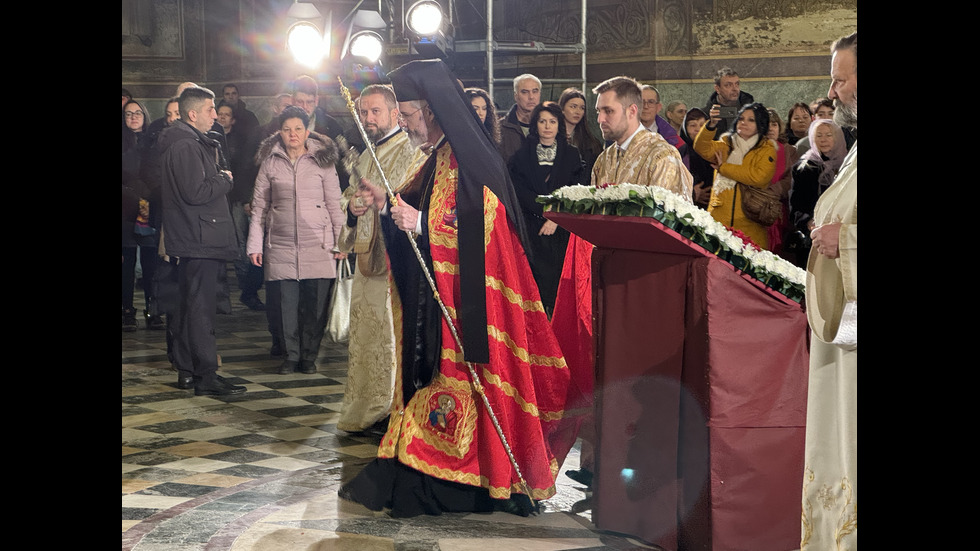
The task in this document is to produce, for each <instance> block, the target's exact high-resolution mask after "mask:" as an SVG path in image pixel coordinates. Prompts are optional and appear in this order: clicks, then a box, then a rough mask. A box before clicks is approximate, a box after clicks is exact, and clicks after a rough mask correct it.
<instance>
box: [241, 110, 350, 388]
mask: <svg viewBox="0 0 980 551" xmlns="http://www.w3.org/2000/svg"><path fill="white" fill-rule="evenodd" d="M309 122H310V119H309V116H308V115H307V114H306V111H304V110H303V109H302V108H300V107H295V106H290V107H287V108H286V109H284V110H283V112H282V114H280V115H279V128H280V129H279V133H278V134H275V135H272V136H270V137H269V138H267V139H266V140H265V141H264V142H263V143H262V145H261V147H260V148H259V152H258V154H257V156H256V160H257V161H259V162H261V165H260V167H259V173H258V176H257V177H256V178H255V190H254V195H253V197H252V221H251V226H250V227H249V232H248V245H247V252H248V256H249V258H250V259H251V261H252V263H253V264H255V265H256V266H262V267H263V268H264V269H265V279H266V281H270V282H271V281H277V282H278V287H279V292H280V302H281V306H280V307H281V311H282V330H283V344H284V346H285V352H286V359H285V360H284V361H283V363H282V365H281V366H280V367H279V373H280V374H288V373H292V372H294V371H297V370H298V371H301V372H303V373H315V372H316V367H317V366H316V358H317V355H318V354H319V351H320V341H321V340H323V333H324V330H325V328H326V325H327V307H328V302H329V300H330V294H331V290H332V289H333V283H334V280H335V279H336V277H337V273H336V272H337V269H336V260H337V259H338V258H343V257H344V255H343V254H342V253H338V252H335V244H336V243H337V238H338V237H339V235H340V229H341V226H342V225H343V223H344V221H345V220H346V218H345V217H344V214H343V213H342V212H341V210H340V197H341V192H340V182H339V180H338V177H337V170H336V168H335V166H334V164H335V163H336V162H337V158H338V157H337V146H336V144H334V142H333V140H332V139H330V138H328V137H326V136H321V135H319V134H317V133H315V132H311V131H309V130H308V128H307V127H308V125H309Z"/></svg>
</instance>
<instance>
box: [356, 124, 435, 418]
mask: <svg viewBox="0 0 980 551" xmlns="http://www.w3.org/2000/svg"><path fill="white" fill-rule="evenodd" d="M375 153H376V154H377V156H378V161H379V162H380V164H381V167H382V168H383V169H384V171H385V175H387V177H388V180H389V182H390V183H391V184H392V185H393V186H399V185H401V183H402V182H403V181H404V180H405V177H406V175H408V174H409V173H410V172H409V170H410V169H411V168H412V166H414V162H415V159H416V156H418V157H421V158H422V159H424V158H425V156H424V154H422V153H421V152H420V151H419V150H418V149H417V148H414V147H412V145H411V144H410V143H409V140H408V135H406V134H405V132H398V133H397V134H395V135H394V136H392V137H391V138H389V139H388V140H386V141H385V142H384V143H382V144H381V145H380V146H378V147H377V148H376V149H375ZM357 171H358V172H359V173H360V174H361V175H363V176H364V177H365V178H367V179H368V180H369V181H371V182H374V183H376V184H378V185H381V182H382V178H381V174H380V173H379V171H378V168H377V165H376V164H375V163H374V159H373V158H371V154H370V152H368V151H367V150H365V151H364V153H362V154H361V155H360V157H359V158H358V161H357ZM359 181H360V180H359V179H358V178H357V176H356V175H351V180H350V186H349V187H348V188H347V189H346V190H345V191H344V195H343V199H342V200H341V208H342V210H343V212H345V213H346V212H347V205H348V203H349V202H350V200H351V198H352V197H353V195H354V192H355V191H356V190H357V185H358V183H359ZM338 248H339V249H340V250H341V251H343V252H354V253H357V260H356V269H355V270H354V280H353V282H352V283H351V303H350V337H349V339H350V340H349V341H348V345H347V348H348V353H349V358H348V362H347V366H348V367H347V384H346V386H345V388H344V401H343V412H342V413H341V415H340V419H338V421H337V428H339V429H341V430H345V431H349V432H357V431H362V430H364V429H367V428H369V427H370V426H371V425H373V424H375V423H377V422H378V421H380V420H382V419H384V418H385V417H386V416H387V415H388V412H389V410H390V409H391V399H392V393H393V388H394V383H395V335H394V329H393V326H392V319H391V297H390V294H389V291H388V266H387V259H386V254H385V246H384V239H382V237H381V228H380V224H379V221H378V213H377V211H376V210H374V209H370V210H368V212H366V213H365V214H364V215H363V216H360V217H359V218H358V219H357V225H356V226H355V227H353V228H352V227H350V226H347V225H344V227H343V229H342V230H341V233H340V241H339V243H338Z"/></svg>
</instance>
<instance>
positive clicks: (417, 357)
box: [340, 60, 569, 517]
mask: <svg viewBox="0 0 980 551" xmlns="http://www.w3.org/2000/svg"><path fill="white" fill-rule="evenodd" d="M389 77H390V79H391V83H392V86H393V87H394V90H395V94H396V96H397V99H398V103H399V105H398V107H399V111H400V115H399V117H398V120H399V124H400V126H401V127H402V128H403V129H404V130H405V131H406V133H407V134H408V137H409V139H410V140H411V141H412V143H413V144H415V145H418V146H420V147H423V148H424V149H427V150H431V154H430V155H429V158H428V159H427V160H426V162H425V163H424V164H423V165H422V166H421V167H420V168H419V169H418V170H417V171H415V172H414V173H413V174H411V175H409V176H408V178H407V180H406V181H405V182H404V183H402V184H401V185H400V186H398V189H399V191H398V193H397V194H396V197H395V200H394V201H393V205H389V203H388V197H387V194H386V192H385V190H383V189H382V188H380V187H379V186H378V185H377V184H379V182H369V181H367V180H362V181H361V184H360V189H359V190H358V191H357V193H356V194H355V197H359V198H361V200H362V201H363V202H365V203H366V204H367V205H368V206H366V207H356V206H355V207H352V208H351V211H352V212H353V214H355V215H363V214H364V213H365V212H366V211H367V209H368V208H370V209H377V211H378V212H379V213H380V215H381V223H382V229H383V235H384V240H385V246H386V248H387V250H388V254H389V266H390V268H391V274H392V278H391V297H392V311H393V318H394V325H395V332H396V350H397V362H398V365H397V368H396V382H395V396H394V400H393V404H392V408H391V415H390V420H389V424H388V430H387V432H386V433H385V435H384V436H383V437H382V439H381V443H380V446H379V449H378V456H377V458H376V459H375V460H374V461H372V462H371V463H369V464H368V465H367V466H366V467H365V468H364V469H363V470H362V471H361V472H360V473H359V474H358V475H356V476H355V477H354V478H353V479H352V480H350V481H348V482H347V483H346V484H344V485H343V486H342V488H341V490H340V496H341V497H342V498H345V499H348V500H352V501H355V502H358V503H360V504H362V505H364V506H365V507H367V508H368V509H371V510H374V511H379V510H382V509H390V514H391V516H392V517H410V516H416V515H420V514H429V515H439V514H442V513H443V512H491V511H495V510H500V511H508V512H511V513H515V514H519V515H524V516H526V515H528V514H530V513H532V512H534V511H535V510H536V508H537V505H536V502H537V501H538V500H542V499H547V498H550V497H552V496H553V495H554V494H555V478H556V476H557V474H558V468H559V466H560V464H561V461H562V460H563V459H564V455H565V454H566V453H567V452H568V450H567V449H558V447H561V446H558V444H557V442H558V441H563V440H556V439H555V437H556V434H555V433H556V431H557V429H558V426H559V422H560V421H561V418H562V416H563V414H564V411H563V408H564V401H565V396H566V390H567V386H568V381H569V375H568V368H567V366H566V364H565V360H564V357H563V356H562V353H561V350H560V348H559V346H558V343H557V341H556V339H555V336H554V333H553V332H552V330H551V327H550V324H549V323H548V318H547V316H546V314H545V311H544V308H543V307H542V305H541V300H540V297H539V295H538V289H537V287H536V285H535V283H534V278H533V277H532V275H531V269H530V267H529V264H528V260H527V257H526V256H525V248H524V245H523V243H524V242H526V240H524V239H522V238H523V237H524V236H525V235H526V232H525V228H524V225H523V218H522V217H521V215H520V206H519V204H518V202H517V198H516V195H515V193H514V190H513V186H512V184H511V182H510V179H509V175H508V171H507V169H506V167H505V165H504V162H503V159H501V158H500V156H499V155H498V154H497V152H496V149H495V147H494V144H493V141H492V138H491V137H490V135H489V133H488V132H487V130H486V128H485V127H484V126H483V125H482V124H481V123H480V121H479V120H478V119H477V116H476V114H475V112H474V111H473V108H472V107H471V106H470V101H469V99H468V98H467V96H466V95H465V93H464V91H463V88H462V87H461V86H460V85H459V83H458V81H457V79H456V78H455V76H454V75H453V74H452V73H451V72H450V71H449V69H448V67H447V66H446V65H445V64H444V63H443V62H442V61H441V60H419V61H412V62H410V63H408V64H406V65H403V66H402V67H400V68H398V69H396V70H394V71H392V72H391V73H389ZM392 185H393V186H395V185H398V184H395V183H392ZM354 203H356V200H355V202H354ZM410 240H413V241H414V242H415V244H416V245H417V248H416V247H413V246H412V243H411V242H410ZM429 276H431V278H432V280H431V281H432V283H433V284H434V285H435V290H434V289H432V287H431V285H430V280H429ZM434 291H435V292H434ZM436 292H437V294H436ZM473 375H475V377H476V380H474V379H473Z"/></svg>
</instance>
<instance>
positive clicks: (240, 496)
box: [121, 270, 649, 551]
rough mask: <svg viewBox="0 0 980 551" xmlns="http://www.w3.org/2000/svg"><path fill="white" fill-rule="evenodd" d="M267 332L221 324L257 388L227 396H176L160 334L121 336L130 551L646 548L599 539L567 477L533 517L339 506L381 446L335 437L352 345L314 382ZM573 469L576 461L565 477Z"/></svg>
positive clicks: (573, 459) (233, 365)
mask: <svg viewBox="0 0 980 551" xmlns="http://www.w3.org/2000/svg"><path fill="white" fill-rule="evenodd" d="M229 281H230V283H231V284H232V286H234V271H233V270H229ZM232 293H233V294H232V296H233V297H237V293H236V290H235V289H232ZM137 294H138V295H139V294H140V293H137ZM260 297H261V298H262V299H263V300H264V291H262V292H260ZM137 300H139V298H138V299H137ZM138 308H142V305H138ZM266 328H267V320H266V316H265V313H264V312H254V311H251V310H248V309H247V308H245V307H244V306H243V305H241V304H240V303H238V302H237V300H233V301H232V314H231V315H221V316H218V319H217V326H216V336H217V340H218V343H219V344H218V349H219V353H220V354H221V357H222V365H221V368H220V370H219V374H221V375H223V376H225V377H226V378H228V379H229V380H230V381H231V382H233V383H234V384H243V385H245V386H246V388H247V389H248V391H247V392H246V393H245V394H242V395H238V396H227V397H202V396H194V392H193V391H192V390H180V389H178V388H176V379H177V376H176V372H174V371H172V370H171V369H170V365H169V362H167V358H166V341H165V335H164V332H162V331H147V330H145V329H143V328H142V326H141V328H140V329H139V330H137V331H136V332H135V333H124V334H123V337H122V381H123V384H122V393H121V398H122V417H123V420H122V449H123V454H122V456H123V457H122V481H123V496H122V529H123V538H122V540H123V550H124V551H205V550H207V551H279V550H286V549H289V550H291V551H292V550H295V549H309V550H312V549H317V550H322V551H375V550H377V551H396V550H397V551H421V550H425V551H470V550H474V551H487V550H488V549H515V550H516V549H527V550H530V551H557V550H572V549H574V550H576V551H585V550H593V549H594V550H610V549H611V550H616V551H625V550H632V549H649V547H646V546H642V545H637V544H636V543H635V542H631V541H629V540H627V539H626V538H622V537H618V536H615V535H610V534H603V533H600V532H597V531H595V530H594V529H592V527H591V522H590V521H591V511H590V508H589V506H588V501H587V497H588V496H587V494H584V493H582V491H581V487H580V486H579V485H578V484H577V483H575V482H573V481H571V480H569V479H568V478H567V477H565V476H564V475H560V476H559V481H558V484H557V486H558V494H557V495H556V496H555V497H553V498H552V499H550V500H547V501H545V502H542V506H543V511H544V512H543V513H542V514H541V515H538V516H535V517H527V518H523V517H516V516H513V515H507V514H503V513H495V514H493V515H466V514H446V515H442V516H439V517H422V518H415V519H392V518H391V517H389V516H388V515H387V514H386V513H385V512H383V511H379V512H374V511H369V510H367V509H365V508H364V507H362V506H360V505H358V504H355V503H350V502H346V501H343V500H341V499H339V497H338V496H337V489H338V488H339V486H340V484H341V483H342V482H343V481H345V480H348V479H350V478H351V477H353V476H354V475H355V474H356V473H357V472H359V471H360V469H361V468H362V467H363V465H365V464H366V463H367V462H369V461H370V460H371V459H372V458H373V457H375V455H376V452H377V445H378V441H379V437H377V436H366V435H352V434H348V433H346V432H344V431H341V430H339V429H337V428H336V421H337V418H338V417H339V412H340V411H341V409H342V402H343V392H344V384H345V383H346V381H347V373H346V370H347V364H346V362H347V357H346V345H343V344H337V343H333V342H330V341H329V339H325V340H324V342H323V345H322V347H321V353H320V358H319V359H318V365H319V368H318V371H317V373H315V374H303V373H293V374H290V375H279V374H278V373H276V369H277V368H278V366H279V364H280V363H281V360H276V359H273V358H270V357H269V347H270V345H271V339H270V337H269V334H268V331H267V329H266ZM577 468H578V450H577V449H573V450H572V452H571V453H570V454H569V457H568V459H567V460H566V462H565V465H563V468H562V469H563V470H568V469H577Z"/></svg>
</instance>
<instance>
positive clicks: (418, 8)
mask: <svg viewBox="0 0 980 551" xmlns="http://www.w3.org/2000/svg"><path fill="white" fill-rule="evenodd" d="M442 19H443V13H442V6H440V5H439V3H438V2H435V1H434V0H420V1H418V2H416V3H414V4H412V7H410V8H408V12H407V13H406V15H405V21H406V24H407V25H408V28H409V29H410V30H411V31H412V32H414V33H415V34H417V35H419V36H430V35H433V34H435V33H436V32H438V31H440V30H442Z"/></svg>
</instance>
